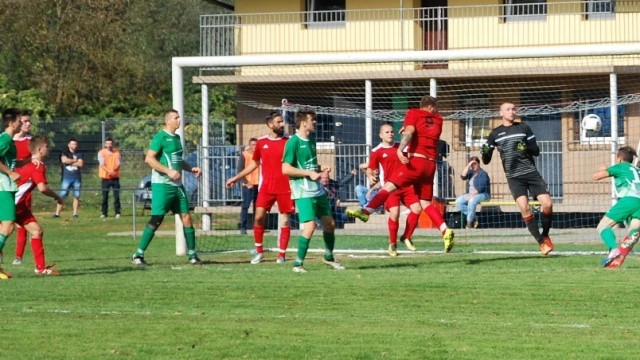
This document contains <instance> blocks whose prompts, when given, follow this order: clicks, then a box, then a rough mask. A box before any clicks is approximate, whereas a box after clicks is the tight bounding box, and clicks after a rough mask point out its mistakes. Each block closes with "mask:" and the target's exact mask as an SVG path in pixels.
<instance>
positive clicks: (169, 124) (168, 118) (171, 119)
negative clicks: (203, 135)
mask: <svg viewBox="0 0 640 360" xmlns="http://www.w3.org/2000/svg"><path fill="white" fill-rule="evenodd" d="M164 126H165V127H166V128H168V129H169V130H173V131H176V130H178V128H179V127H180V114H178V110H176V109H169V110H167V111H165V113H164Z"/></svg>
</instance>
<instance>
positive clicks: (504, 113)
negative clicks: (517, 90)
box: [500, 102, 516, 123]
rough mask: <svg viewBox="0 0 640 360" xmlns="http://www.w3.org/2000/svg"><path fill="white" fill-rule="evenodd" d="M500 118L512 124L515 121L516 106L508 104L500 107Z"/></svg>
mask: <svg viewBox="0 0 640 360" xmlns="http://www.w3.org/2000/svg"><path fill="white" fill-rule="evenodd" d="M500 117H502V120H505V121H508V122H511V123H512V122H513V121H514V120H515V119H516V105H515V104H514V103H510V102H505V103H503V104H502V105H500Z"/></svg>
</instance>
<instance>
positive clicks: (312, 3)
mask: <svg viewBox="0 0 640 360" xmlns="http://www.w3.org/2000/svg"><path fill="white" fill-rule="evenodd" d="M321 1H322V0H305V7H306V8H305V20H306V22H305V25H306V26H307V27H311V28H322V27H342V26H344V25H345V22H346V19H347V14H346V10H347V1H346V0H334V1H337V2H340V1H341V2H342V4H339V6H340V5H342V9H341V10H318V7H319V6H320V2H321ZM318 17H320V18H318ZM325 17H326V19H324V18H325ZM334 17H335V19H333V18H334Z"/></svg>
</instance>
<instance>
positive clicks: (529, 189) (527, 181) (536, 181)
mask: <svg viewBox="0 0 640 360" xmlns="http://www.w3.org/2000/svg"><path fill="white" fill-rule="evenodd" d="M507 184H509V190H511V195H513V199H514V200H515V199H517V198H519V197H520V196H531V198H533V199H535V198H537V197H538V195H540V194H549V190H548V189H547V183H546V182H545V181H544V179H543V178H542V176H540V173H539V172H537V171H534V172H532V173H529V174H526V175H520V176H516V177H514V178H507Z"/></svg>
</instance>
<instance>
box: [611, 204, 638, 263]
mask: <svg viewBox="0 0 640 360" xmlns="http://www.w3.org/2000/svg"><path fill="white" fill-rule="evenodd" d="M632 217H633V218H632V219H631V221H630V223H629V232H628V235H627V237H625V238H624V240H622V242H621V243H620V246H619V247H618V248H617V249H616V250H615V251H612V252H611V253H609V256H608V257H607V258H606V259H605V260H604V261H603V262H602V263H603V266H605V267H607V268H609V269H616V268H619V267H620V266H622V264H623V263H624V260H625V259H626V258H627V255H629V253H630V252H631V250H633V247H634V246H635V245H636V244H637V243H638V240H640V232H639V231H638V229H639V228H640V209H639V210H638V211H637V212H635V213H634V214H633V215H632Z"/></svg>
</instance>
